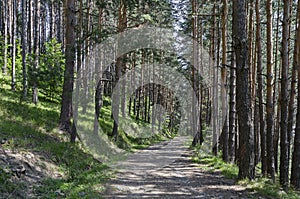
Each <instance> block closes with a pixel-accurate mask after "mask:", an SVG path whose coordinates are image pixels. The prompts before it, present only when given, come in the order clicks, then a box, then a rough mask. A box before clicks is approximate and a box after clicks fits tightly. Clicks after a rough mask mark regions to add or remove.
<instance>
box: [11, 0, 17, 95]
mask: <svg viewBox="0 0 300 199" xmlns="http://www.w3.org/2000/svg"><path fill="white" fill-rule="evenodd" d="M11 9H12V11H11V13H12V29H11V44H12V47H11V90H13V91H15V90H16V49H17V48H16V39H17V35H16V34H17V31H15V30H17V1H16V0H12V6H11Z"/></svg>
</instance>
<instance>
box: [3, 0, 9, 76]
mask: <svg viewBox="0 0 300 199" xmlns="http://www.w3.org/2000/svg"><path fill="white" fill-rule="evenodd" d="M3 2H4V10H3V12H4V19H3V20H4V46H3V66H2V73H3V75H6V73H7V71H6V70H7V44H8V33H9V32H8V20H9V17H8V16H9V14H8V9H7V7H8V3H7V0H4V1H3Z"/></svg>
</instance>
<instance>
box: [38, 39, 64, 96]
mask: <svg viewBox="0 0 300 199" xmlns="http://www.w3.org/2000/svg"><path fill="white" fill-rule="evenodd" d="M64 64H65V58H64V54H63V53H62V52H61V44H60V43H58V42H57V40H56V39H51V40H50V41H49V42H47V43H45V52H44V53H43V54H41V56H40V68H39V74H38V84H39V88H40V89H41V92H42V93H43V94H45V95H46V96H47V97H50V99H51V100H53V99H57V98H59V97H60V93H61V92H62V83H63V71H64Z"/></svg>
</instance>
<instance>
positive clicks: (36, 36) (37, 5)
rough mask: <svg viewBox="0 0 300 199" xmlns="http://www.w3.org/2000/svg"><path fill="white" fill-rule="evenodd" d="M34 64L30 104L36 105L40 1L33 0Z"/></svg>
mask: <svg viewBox="0 0 300 199" xmlns="http://www.w3.org/2000/svg"><path fill="white" fill-rule="evenodd" d="M33 49H34V55H35V56H34V63H33V67H34V68H33V72H34V74H33V76H34V78H33V88H32V89H33V94H32V102H33V103H34V104H37V103H38V79H37V76H38V68H39V55H40V1H39V0H35V17H34V43H33Z"/></svg>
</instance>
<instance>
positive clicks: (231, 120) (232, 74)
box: [228, 53, 236, 163]
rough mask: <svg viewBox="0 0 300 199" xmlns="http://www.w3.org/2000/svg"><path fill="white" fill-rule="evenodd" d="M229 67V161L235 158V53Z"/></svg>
mask: <svg viewBox="0 0 300 199" xmlns="http://www.w3.org/2000/svg"><path fill="white" fill-rule="evenodd" d="M231 56H232V58H231V68H230V89H229V140H228V156H229V161H230V162H231V163H233V162H234V159H235V134H236V131H235V120H236V101H235V87H236V85H235V81H236V76H235V68H236V65H235V55H234V53H232V55H231Z"/></svg>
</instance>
